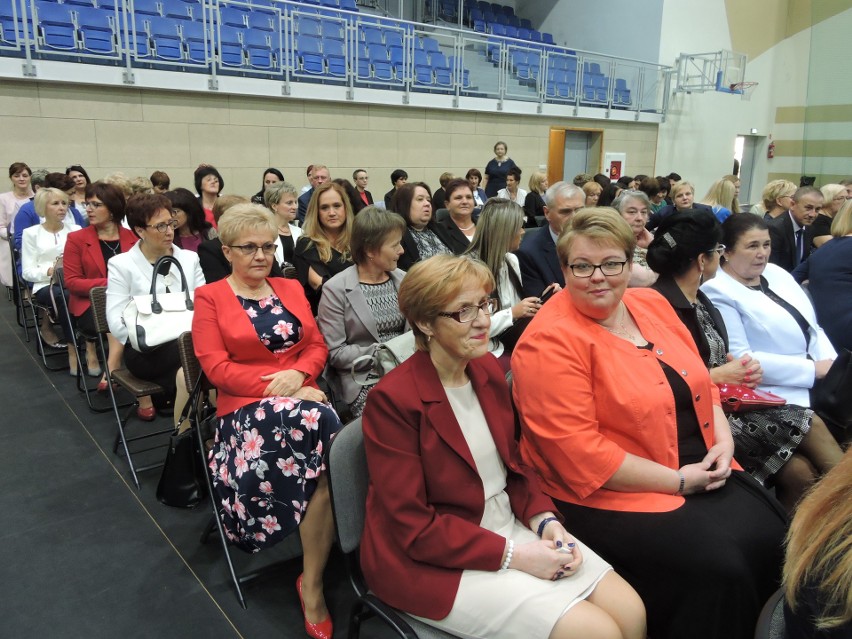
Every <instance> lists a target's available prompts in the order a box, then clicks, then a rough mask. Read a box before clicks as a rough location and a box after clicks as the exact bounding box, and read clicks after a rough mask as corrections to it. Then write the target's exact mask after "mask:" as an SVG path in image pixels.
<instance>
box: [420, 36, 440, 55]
mask: <svg viewBox="0 0 852 639" xmlns="http://www.w3.org/2000/svg"><path fill="white" fill-rule="evenodd" d="M423 50H424V51H426V52H427V53H430V52H438V51H440V50H441V47H440V46H439V45H438V41H437V40H435V39H434V38H423Z"/></svg>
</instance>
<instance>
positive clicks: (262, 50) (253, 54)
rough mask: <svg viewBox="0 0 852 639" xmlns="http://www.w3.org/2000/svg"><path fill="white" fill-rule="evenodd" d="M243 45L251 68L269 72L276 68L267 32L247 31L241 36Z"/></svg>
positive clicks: (275, 58)
mask: <svg viewBox="0 0 852 639" xmlns="http://www.w3.org/2000/svg"><path fill="white" fill-rule="evenodd" d="M243 44H244V45H245V49H246V53H247V54H248V61H249V64H250V65H251V66H252V68H254V69H261V70H264V71H269V70H272V69H276V68H277V67H278V62H277V56H276V52H275V51H273V50H272V44H271V42H270V39H269V34H268V33H267V32H265V31H252V30H251V29H249V30H248V31H246V32H245V33H244V34H243Z"/></svg>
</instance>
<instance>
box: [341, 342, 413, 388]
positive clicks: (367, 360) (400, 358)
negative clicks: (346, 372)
mask: <svg viewBox="0 0 852 639" xmlns="http://www.w3.org/2000/svg"><path fill="white" fill-rule="evenodd" d="M414 350H415V346H414V332H413V331H406V332H405V333H403V334H402V335H397V336H396V337H394V338H393V339H389V340H388V341H387V342H382V343H381V344H376V347H375V349H374V350H373V354H372V355H362V356H361V357H359V358H357V359H356V360H355V361H354V362H352V370H351V371H350V373H351V375H352V379H353V380H355V383H356V384H358V385H359V386H371V385H373V384H375V383H376V382H378V381H379V380H380V379H381V378H382V377H384V376H385V375H387V374H388V373H389V372H390V371H392V370H393V369H394V368H396V367H397V366H399V365H400V364H402V363H403V362H404V361H405V360H407V359H408V358H409V357H411V356H412V355H414ZM367 364H368V365H369V366H368V368H367V370H366V371H364V370H363V369H364V368H365V365H367Z"/></svg>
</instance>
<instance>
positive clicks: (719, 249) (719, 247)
mask: <svg viewBox="0 0 852 639" xmlns="http://www.w3.org/2000/svg"><path fill="white" fill-rule="evenodd" d="M726 248H728V247H727V246H725V245H724V244H722V243H721V242H719V244H718V245H717V246H716V248H711V249H710V250H709V251H707V253H718V254H719V255H721V254H722V253H724V252H725V249H726Z"/></svg>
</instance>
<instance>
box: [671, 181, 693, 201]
mask: <svg viewBox="0 0 852 639" xmlns="http://www.w3.org/2000/svg"><path fill="white" fill-rule="evenodd" d="M685 189H689V190H690V191H692V195H695V187H694V186H692V182H687V181H686V180H682V181H680V182H675V183H674V184H672V189H671V191H669V196H670V197H671V198H672V200H674V199H675V198H676V197H677V196H678V194H679V193H680V192H681V191H683V190H685Z"/></svg>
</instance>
